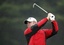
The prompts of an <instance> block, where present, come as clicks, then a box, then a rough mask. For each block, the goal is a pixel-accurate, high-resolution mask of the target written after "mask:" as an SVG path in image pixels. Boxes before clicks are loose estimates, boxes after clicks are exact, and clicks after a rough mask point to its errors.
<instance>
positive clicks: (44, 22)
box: [37, 18, 48, 27]
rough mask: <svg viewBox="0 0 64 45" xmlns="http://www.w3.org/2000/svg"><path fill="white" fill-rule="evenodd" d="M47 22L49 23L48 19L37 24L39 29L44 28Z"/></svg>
mask: <svg viewBox="0 0 64 45" xmlns="http://www.w3.org/2000/svg"><path fill="white" fill-rule="evenodd" d="M47 21H48V19H47V18H44V19H42V20H41V21H39V22H38V23H37V25H38V27H42V26H44V25H45V24H46V22H47Z"/></svg>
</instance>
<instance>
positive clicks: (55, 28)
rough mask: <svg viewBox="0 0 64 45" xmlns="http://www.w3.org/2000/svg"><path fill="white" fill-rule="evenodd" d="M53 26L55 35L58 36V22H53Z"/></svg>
mask: <svg viewBox="0 0 64 45" xmlns="http://www.w3.org/2000/svg"><path fill="white" fill-rule="evenodd" d="M52 26H53V33H52V34H53V35H54V34H56V33H57V32H58V23H57V22H56V21H53V22H52Z"/></svg>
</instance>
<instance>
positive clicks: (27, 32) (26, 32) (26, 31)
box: [24, 28, 32, 35]
mask: <svg viewBox="0 0 64 45" xmlns="http://www.w3.org/2000/svg"><path fill="white" fill-rule="evenodd" d="M30 32H32V30H31V28H27V29H25V31H24V34H25V35H26V34H29V33H30Z"/></svg>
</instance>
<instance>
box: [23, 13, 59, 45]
mask: <svg viewBox="0 0 64 45" xmlns="http://www.w3.org/2000/svg"><path fill="white" fill-rule="evenodd" d="M48 20H50V21H51V24H52V28H51V29H41V27H43V26H44V25H45V24H46V23H47V21H48ZM24 23H25V24H26V25H27V29H26V30H25V31H24V35H25V37H26V40H27V44H28V45H46V40H47V39H48V38H50V37H52V36H53V35H55V34H57V32H58V24H57V21H56V20H55V16H54V15H53V14H52V13H48V15H47V17H46V18H43V19H42V20H40V21H39V22H37V20H36V19H35V18H34V17H29V18H28V19H26V20H25V21H24Z"/></svg>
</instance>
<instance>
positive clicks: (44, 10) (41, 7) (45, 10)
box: [35, 3, 48, 13]
mask: <svg viewBox="0 0 64 45" xmlns="http://www.w3.org/2000/svg"><path fill="white" fill-rule="evenodd" d="M35 5H36V6H37V7H38V8H40V9H41V10H43V11H44V12H45V13H48V12H47V11H46V10H45V9H43V8H42V7H40V6H39V5H37V4H36V3H35Z"/></svg>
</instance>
